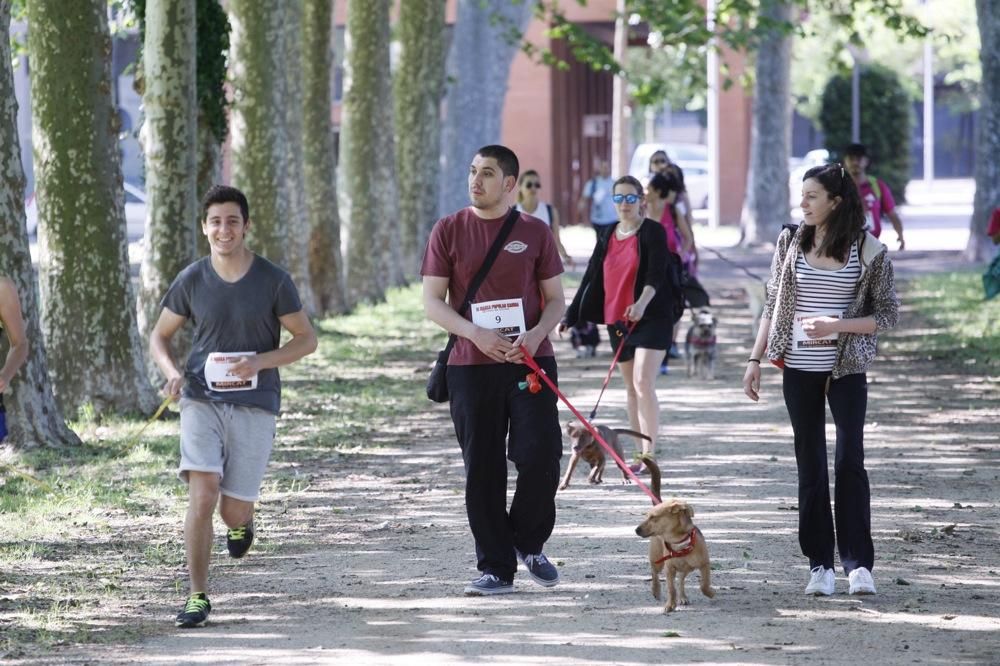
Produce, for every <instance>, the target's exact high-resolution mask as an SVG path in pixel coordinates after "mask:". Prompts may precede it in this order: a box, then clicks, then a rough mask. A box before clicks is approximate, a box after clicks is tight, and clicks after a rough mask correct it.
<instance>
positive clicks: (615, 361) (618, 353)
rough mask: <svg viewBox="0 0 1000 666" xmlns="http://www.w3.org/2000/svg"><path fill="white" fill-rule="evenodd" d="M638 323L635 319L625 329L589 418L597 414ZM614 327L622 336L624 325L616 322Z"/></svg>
mask: <svg viewBox="0 0 1000 666" xmlns="http://www.w3.org/2000/svg"><path fill="white" fill-rule="evenodd" d="M619 323H620V322H619ZM636 323H638V322H634V321H633V322H631V323H630V324H629V325H628V329H627V330H626V331H625V333H624V337H623V338H622V341H621V343H619V345H618V351H616V352H615V357H614V358H613V359H611V367H610V368H608V374H607V376H606V377H605V378H604V385H603V386H601V393H600V394H599V395H598V396H597V402H595V403H594V408H593V409H592V410H590V418H589V420H591V421H593V420H594V417H595V416H596V415H597V407H598V406H599V405H600V404H601V398H603V397H604V390H605V389H606V388H608V382H610V381H611V373H613V372H614V371H615V366H616V365H618V358H619V357H620V356H621V355H622V350H623V349H625V343H626V342H628V338H629V336H630V335H632V330H633V329H635V325H636ZM613 328H614V330H615V333H617V334H618V336H619V337H622V335H623V334H622V331H621V328H622V327H620V326H619V324H618V323H616V324H615V325H614V326H613Z"/></svg>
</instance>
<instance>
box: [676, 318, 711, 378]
mask: <svg viewBox="0 0 1000 666" xmlns="http://www.w3.org/2000/svg"><path fill="white" fill-rule="evenodd" d="M715 345H716V343H715V316H714V315H713V314H712V311H711V310H709V309H708V308H701V309H700V310H698V312H696V313H695V314H694V323H692V324H691V328H689V329H688V332H687V339H686V340H685V342H684V356H685V357H687V371H688V377H693V376H694V375H695V374H697V375H698V376H699V377H700V378H702V379H713V378H714V377H715Z"/></svg>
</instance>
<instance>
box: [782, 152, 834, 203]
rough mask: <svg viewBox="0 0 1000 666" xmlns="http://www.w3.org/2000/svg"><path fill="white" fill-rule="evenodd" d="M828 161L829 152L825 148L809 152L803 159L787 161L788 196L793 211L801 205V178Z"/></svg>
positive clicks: (797, 158)
mask: <svg viewBox="0 0 1000 666" xmlns="http://www.w3.org/2000/svg"><path fill="white" fill-rule="evenodd" d="M829 161H830V151H828V150H827V149H826V148H819V149H817V150H810V151H809V152H808V153H806V155H805V157H801V158H799V157H792V158H790V159H789V160H788V195H789V203H790V204H791V206H792V209H793V210H794V209H796V208H798V207H799V204H800V203H802V177H803V176H805V175H806V171H809V169H812V168H813V167H816V166H823V165H824V164H826V163H827V162H829Z"/></svg>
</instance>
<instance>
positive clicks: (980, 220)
mask: <svg viewBox="0 0 1000 666" xmlns="http://www.w3.org/2000/svg"><path fill="white" fill-rule="evenodd" d="M976 12H977V23H978V24H979V40H980V44H981V46H980V50H979V59H980V62H981V63H982V69H983V77H982V83H981V84H980V86H981V87H980V102H979V123H978V125H977V126H976V133H977V137H976V167H975V175H976V197H975V200H974V203H973V211H972V220H971V221H970V222H969V225H970V226H969V244H968V245H967V246H966V249H965V255H966V257H968V258H969V259H970V260H971V261H989V260H990V259H991V258H992V257H993V256H994V254H995V253H996V251H997V250H996V246H994V245H993V241H992V240H990V238H989V236H987V235H986V225H987V224H988V222H989V219H990V213H992V212H993V209H994V208H996V207H997V206H1000V7H998V6H997V3H996V2H994V1H993V0H976Z"/></svg>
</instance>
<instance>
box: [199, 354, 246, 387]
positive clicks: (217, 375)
mask: <svg viewBox="0 0 1000 666" xmlns="http://www.w3.org/2000/svg"><path fill="white" fill-rule="evenodd" d="M256 354H257V352H212V353H211V354H209V355H208V357H207V358H206V359H205V385H206V386H208V390H210V391H223V392H224V391H252V390H253V389H255V388H257V375H254V376H253V377H251V378H250V379H240V378H239V377H237V376H236V375H234V374H231V373H230V372H229V370H230V368H232V367H233V366H234V365H236V364H237V363H239V362H240V360H241V359H242V358H243V357H244V356H255V355H256Z"/></svg>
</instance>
